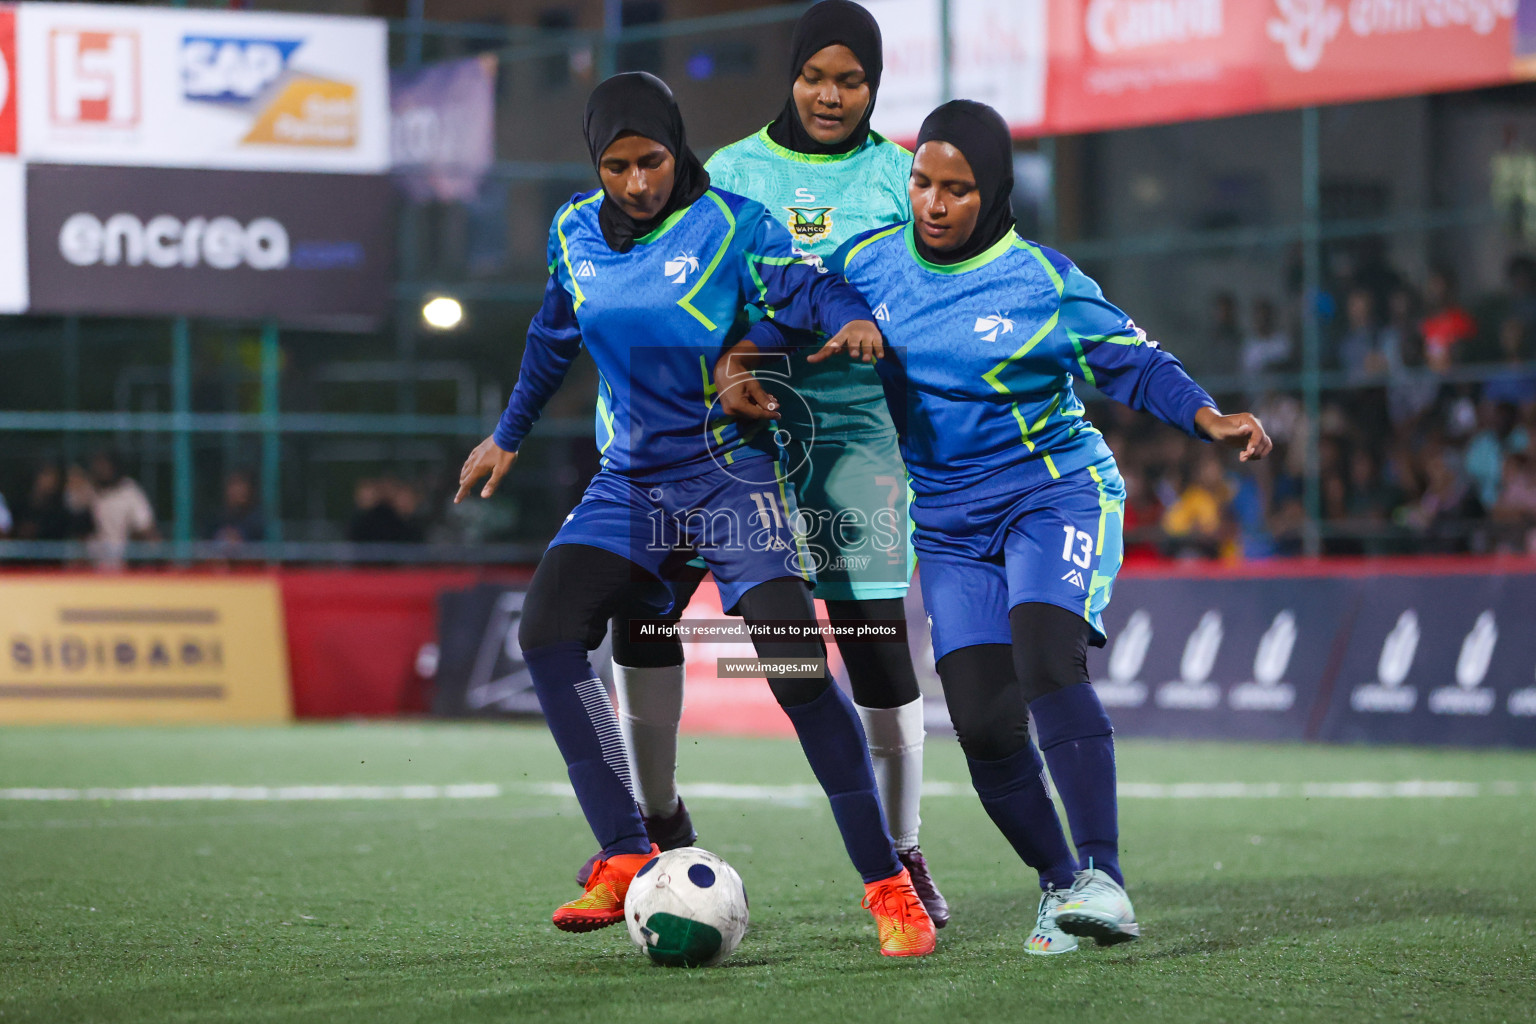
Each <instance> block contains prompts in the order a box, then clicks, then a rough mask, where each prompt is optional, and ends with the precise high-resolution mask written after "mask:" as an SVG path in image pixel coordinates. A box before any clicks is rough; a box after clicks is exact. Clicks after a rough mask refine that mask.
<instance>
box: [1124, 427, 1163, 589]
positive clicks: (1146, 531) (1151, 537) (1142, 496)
mask: <svg viewBox="0 0 1536 1024" xmlns="http://www.w3.org/2000/svg"><path fill="white" fill-rule="evenodd" d="M1112 450H1114V449H1112ZM1119 450H1121V451H1124V450H1126V449H1125V448H1121V449H1119ZM1122 476H1123V477H1124V479H1125V558H1124V560H1125V563H1126V564H1127V565H1130V564H1133V563H1136V562H1155V561H1159V560H1160V559H1161V558H1162V550H1161V545H1162V539H1163V534H1162V529H1161V525H1160V524H1161V522H1162V518H1163V504H1162V502H1160V501H1158V500H1157V491H1156V490H1155V489H1154V488H1153V487H1151V486H1150V485H1149V484H1148V483H1147V471H1146V470H1145V469H1143V468H1142V467H1140V466H1136V467H1134V468H1133V469H1130V470H1129V471H1127V472H1126V473H1124V474H1122Z"/></svg>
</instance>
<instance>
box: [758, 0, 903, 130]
mask: <svg viewBox="0 0 1536 1024" xmlns="http://www.w3.org/2000/svg"><path fill="white" fill-rule="evenodd" d="M834 43H841V44H843V45H844V46H846V47H848V49H850V50H852V51H853V55H854V56H855V57H857V58H858V60H859V63H860V64H862V65H863V66H864V77H865V79H867V80H868V82H869V108H868V109H867V110H865V111H864V118H863V120H861V121H860V122H859V123H858V126H857V127H856V128H854V130H853V134H851V135H849V136H848V137H847V138H846V139H844V140H843V141H842V142H839V143H838V144H837V145H835V146H829V145H827V144H826V143H824V142H817V141H816V139H814V138H813V137H812V136H811V133H810V132H808V131H806V130H805V125H803V124H801V123H800V111H798V110H797V109H795V96H794V93H793V92H791V93H790V96H789V99H787V100H785V101H784V109H783V110H782V111H780V112H779V116H778V117H777V118H775V119H774V122H773V123H772V124H770V125H769V126H768V137H769V138H770V139H772V140H773V141H774V142H777V143H778V144H779V145H781V146H783V147H784V148H785V149H791V150H794V151H795V152H796V153H820V154H825V153H851V152H853V151H854V150H856V149H858V148H859V147H860V146H862V145H864V140H865V139H867V138H868V137H869V116H870V115H871V114H873V113H874V112H875V93H877V92H878V91H879V90H880V71H881V68H882V67H883V62H882V60H883V59H882V57H881V46H880V25H879V24H878V23H877V22H876V21H875V17H874V15H872V14H870V13H869V12H868V11H866V10H865V9H864V8H862V7H860V6H859V5H858V4H856V3H853V2H852V0H821V3H819V4H817V5H816V6H814V7H812V8H811V9H810V10H808V11H806V12H805V13H804V14H802V15H801V16H800V20H799V21H798V22H796V23H795V35H794V40H793V42H792V43H791V44H790V49H791V50H792V51H793V53H792V58H793V61H794V63H793V65H792V66H791V67H790V71H789V82H790V86H791V87H793V86H794V83H795V79H797V78H799V77H800V69H801V68H803V67H805V62H806V61H808V60H810V59H811V58H812V57H814V56H815V55H816V54H817V53H818V52H820V51H821V50H824V49H826V48H827V47H829V46H831V45H833V44H834Z"/></svg>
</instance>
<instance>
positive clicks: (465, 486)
mask: <svg viewBox="0 0 1536 1024" xmlns="http://www.w3.org/2000/svg"><path fill="white" fill-rule="evenodd" d="M516 461H517V452H509V451H507V450H506V449H504V448H502V447H501V446H500V445H498V444H497V443H496V439H495V438H494V437H488V438H486V439H485V440H484V441H481V442H480V443H479V444H477V445H475V450H474V451H472V452H470V453H469V458H467V459H465V460H464V468H463V469H461V470H459V493H458V494H455V495H454V496H453V503H454V504H455V505H457V504H458V503H459V502H461V501H463V500H464V498H465V496H466V495H468V494H469V492H470V490H471V489H472V488H473V487H474V486H475V484H476V483H477V482H479V480H480V478H481V477H483V476H485V474H487V473H489V474H491V478H490V479H489V480H487V481H486V482H485V486H484V487H483V488H481V490H480V497H482V498H489V497H490V496H491V495H493V494H495V493H496V488H497V487H499V486H500V485H501V478H502V477H504V476H506V475H507V470H509V469H511V468H512V463H514V462H516Z"/></svg>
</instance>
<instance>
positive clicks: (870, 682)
mask: <svg viewBox="0 0 1536 1024" xmlns="http://www.w3.org/2000/svg"><path fill="white" fill-rule="evenodd" d="M792 48H793V55H792V60H791V64H790V68H791V78H792V82H791V86H790V89H789V97H788V98H787V99H786V101H785V104H784V108H783V110H782V111H781V112H780V113H779V115H778V117H777V118H776V119H775V120H774V121H773V122H772V123H771V124H769V125H768V126H767V127H765V128H763V129H762V130H761V131H759V132H757V133H756V134H754V135H750V136H748V137H747V138H745V139H742V140H741V141H739V142H735V143H732V144H731V145H729V146H726V147H724V148H723V149H721V150H719V151H718V152H716V153H715V155H714V156H713V157H711V158H710V160H709V164H708V168H709V173H710V177H711V179H712V180H713V181H714V182H715V184H716V185H717V186H719V187H720V188H723V189H726V190H727V191H730V192H735V193H738V194H740V195H745V196H750V197H751V198H753V199H756V200H757V201H758V202H760V203H762V204H763V205H764V206H765V207H767V208H768V211H769V213H770V214H772V215H773V216H775V217H777V218H779V219H780V220H781V221H782V222H783V223H784V224H785V226H786V227H787V228H788V229H789V232H790V235H791V237H792V238H793V239H794V243H795V245H796V246H797V247H798V248H799V249H801V250H803V251H805V252H809V253H811V254H813V255H816V256H820V257H823V258H830V257H831V256H832V254H833V253H834V252H835V251H836V250H837V247H838V246H839V245H841V244H842V243H843V242H844V241H846V240H847V239H849V238H852V237H853V236H854V235H857V234H859V233H860V232H862V231H866V230H868V229H870V228H875V227H883V226H885V225H889V224H894V223H897V222H899V221H904V220H906V219H907V217H908V216H909V214H908V207H907V175H908V172H909V171H910V170H911V167H912V154H911V153H910V152H908V151H907V150H906V149H904V148H902V147H901V146H899V145H897V144H896V143H894V142H891V141H890V140H888V139H885V138H883V137H881V136H880V135H879V134H878V133H876V132H874V131H872V130H870V127H869V119H870V115H871V113H872V112H873V110H874V105H875V96H876V93H877V91H878V90H879V86H880V72H881V66H882V55H881V43H880V27H879V25H878V24H876V22H875V19H874V18H873V17H872V16H871V15H870V14H869V12H868V11H866V10H865V9H864V8H862V7H860V6H859V5H858V4H856V3H852V2H850V0H823V2H821V3H818V4H816V5H815V6H813V7H812V8H810V10H808V11H807V12H806V13H805V14H804V15H803V16H802V17H801V19H800V21H799V23H798V24H797V25H796V26H795V33H794V39H793V47H792ZM813 351H815V349H814V348H800V349H796V350H794V355H793V357H792V359H791V363H790V366H789V368H788V372H787V373H783V374H779V375H776V377H775V378H774V379H773V381H772V383H770V385H769V386H770V388H771V390H773V391H774V393H775V395H776V397H777V398H778V400H779V411H780V413H781V415H780V417H779V419H778V423H777V427H778V431H779V438H780V440H781V443H784V445H785V451H786V455H787V456H788V459H789V466H788V475H789V479H790V480H791V481H793V482H794V485H795V491H796V494H797V496H798V499H799V502H800V510H801V516H802V521H803V522H805V523H806V524H808V527H809V529H808V536H807V537H806V542H807V545H808V546H809V547H810V549H811V551H812V561H813V564H814V565H815V568H816V577H817V584H816V596H817V597H818V598H821V599H822V600H824V601H825V602H826V606H827V614H828V616H829V617H830V618H831V620H832V621H833V622H835V623H859V622H872V621H882V622H890V621H900V620H903V619H905V610H904V602H903V598H904V597H905V596H906V592H907V587H908V582H909V580H910V578H911V569H912V552H911V548H910V543H909V539H908V538H909V531H908V529H907V522H908V520H907V512H906V504H907V482H906V471H905V470H904V469H903V467H902V463H901V451H900V448H899V446H898V444H897V441H896V430H895V428H894V427H893V426H892V424H891V417H890V413H889V412H888V411H887V410H886V406H885V397H884V394H883V393H882V391H881V387H880V381H879V378H878V377H877V375H876V373H875V369H874V367H873V366H872V365H870V364H867V363H862V362H858V361H853V360H848V359H838V360H833V361H830V362H823V363H811V362H808V361H807V359H806V358H805V357H806V355H807V354H808V353H810V352H813ZM678 611H679V613H680V612H681V608H679V609H678ZM628 635H629V630H628V624H627V623H625V622H622V621H616V622H615V624H614V666H615V669H614V675H615V679H616V684H617V685H616V689H617V692H618V698H619V715H620V720H621V722H622V723H623V725H624V731H625V739H626V741H627V747H628V749H629V752H630V756H631V758H632V769H633V772H634V776H635V779H636V782H637V788H638V792H637V796H638V797H639V800H640V806H641V808H642V809H643V810H644V811H645V814H646V824H647V826H648V827H649V828H650V834H651V838H652V839H653V840H655V841H656V842H657V843H658V844H660V846H661V848H662V849H671V848H673V847H675V846H681V845H687V844H690V843H692V842H693V840H694V838H695V833H694V829H693V823H692V821H691V820H690V818H689V815H688V810H687V808H686V806H684V805H683V803H682V801H681V799H680V798H679V796H678V792H677V785H676V781H675V769H676V763H677V726H678V721H679V719H680V717H681V715H682V706H683V652H682V648H681V646H679V645H675V644H674V645H671V648H670V649H667V648H666V647H665V646H664V645H657V644H632V643H630V642H628V639H627V638H628ZM838 649H839V652H840V653H841V654H842V657H843V664H844V665H845V666H846V668H847V671H848V678H849V682H850V683H851V685H852V689H853V698H854V704H855V706H856V707H857V708H858V713H859V718H860V720H861V721H862V723H863V725H864V731H865V734H866V735H867V736H868V738H869V747H870V754H871V756H872V758H873V761H874V769H875V778H876V780H877V781H878V782H879V788H880V799H881V804H882V806H883V807H884V809H885V815H886V822H887V824H888V825H889V827H890V831H891V835H892V836H893V837H895V840H896V849H897V851H898V852H899V853H900V854H901V859H902V863H903V864H904V865H906V867H907V868H908V870H909V871H911V873H912V880H913V883H914V884H915V885H916V887H917V891H918V893H919V894H920V895H921V896H922V898H923V903H924V905H925V906H926V907H927V908H928V912H929V914H930V915H932V917H933V921H934V923H935V924H936V925H937V926H939V927H943V926H944V924H945V922H946V921H948V919H949V907H948V905H947V904H946V903H945V901H944V897H943V896H942V895H941V894H940V892H939V890H938V887H937V886H936V885H934V883H933V878H932V876H931V874H930V873H929V870H928V865H927V862H926V860H925V859H924V857H923V854H922V850H921V848H920V847H919V845H918V821H919V819H918V802H919V798H920V795H921V789H922V781H923V703H922V695H921V693H920V692H919V691H918V686H917V676H916V673H915V672H914V671H913V667H912V656H911V652H910V651H909V650H908V648H907V645H906V642H905V640H904V639H901V640H897V641H894V642H889V641H887V642H868V641H848V642H843V641H839V644H838Z"/></svg>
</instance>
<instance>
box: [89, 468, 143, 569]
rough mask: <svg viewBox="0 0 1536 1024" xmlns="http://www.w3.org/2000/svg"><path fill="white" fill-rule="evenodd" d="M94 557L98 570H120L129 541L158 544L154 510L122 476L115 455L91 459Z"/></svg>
mask: <svg viewBox="0 0 1536 1024" xmlns="http://www.w3.org/2000/svg"><path fill="white" fill-rule="evenodd" d="M91 484H92V486H93V489H94V494H93V496H92V499H91V518H92V519H93V520H94V521H95V523H96V529H95V532H94V533H92V534H91V539H90V549H91V557H92V559H93V560H94V561H95V563H96V567H97V568H98V569H120V568H122V567H123V564H124V556H125V554H126V552H127V548H128V543H129V541H139V540H159V539H160V533H159V531H158V530H157V529H156V528H155V510H154V507H153V506H151V505H150V503H149V497H148V496H147V495H146V494H145V493H144V488H142V487H140V486H139V485H138V482H137V481H135V480H133V479H131V478H129V477H127V476H125V475H124V474H123V468H122V461H121V460H120V459H119V458H118V456H117V454H116V453H114V452H98V453H97V454H96V455H95V457H94V458H92V459H91Z"/></svg>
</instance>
